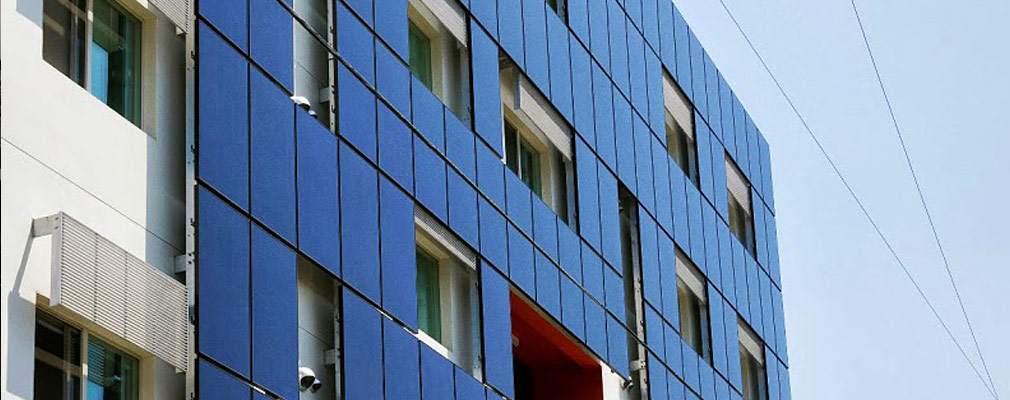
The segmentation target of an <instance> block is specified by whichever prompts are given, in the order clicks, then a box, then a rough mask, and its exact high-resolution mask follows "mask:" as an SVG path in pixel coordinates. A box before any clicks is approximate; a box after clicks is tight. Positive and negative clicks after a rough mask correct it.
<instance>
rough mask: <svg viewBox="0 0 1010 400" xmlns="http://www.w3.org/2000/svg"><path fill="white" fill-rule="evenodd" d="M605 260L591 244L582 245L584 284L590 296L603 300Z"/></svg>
mask: <svg viewBox="0 0 1010 400" xmlns="http://www.w3.org/2000/svg"><path fill="white" fill-rule="evenodd" d="M603 268H604V267H603V260H602V259H600V256H599V255H597V254H596V253H595V252H593V250H592V249H590V247H589V246H587V245H585V244H583V245H582V286H583V287H585V289H586V292H588V293H589V295H590V296H593V297H595V298H596V299H597V300H599V301H601V302H602V301H603V298H604V294H603V293H604V290H603Z"/></svg>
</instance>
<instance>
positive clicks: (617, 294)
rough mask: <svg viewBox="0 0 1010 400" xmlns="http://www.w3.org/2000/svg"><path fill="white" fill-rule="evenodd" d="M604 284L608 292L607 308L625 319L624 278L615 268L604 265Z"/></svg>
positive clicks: (621, 318)
mask: <svg viewBox="0 0 1010 400" xmlns="http://www.w3.org/2000/svg"><path fill="white" fill-rule="evenodd" d="M603 284H604V286H605V289H606V292H607V296H606V301H605V302H604V305H605V306H606V307H607V310H609V311H610V312H612V313H614V314H615V315H617V317H618V318H620V320H621V321H624V316H625V312H624V278H623V277H621V274H620V273H619V272H617V271H615V270H614V269H613V268H611V267H609V266H606V265H604V267H603Z"/></svg>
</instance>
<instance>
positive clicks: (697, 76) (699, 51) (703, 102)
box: [687, 28, 708, 115]
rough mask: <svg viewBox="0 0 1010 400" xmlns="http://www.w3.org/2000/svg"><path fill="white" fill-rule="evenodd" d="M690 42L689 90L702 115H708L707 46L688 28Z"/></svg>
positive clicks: (696, 107)
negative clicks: (706, 83)
mask: <svg viewBox="0 0 1010 400" xmlns="http://www.w3.org/2000/svg"><path fill="white" fill-rule="evenodd" d="M687 33H688V35H689V36H688V43H689V45H690V46H691V88H692V91H691V92H688V96H690V97H691V101H692V102H693V103H694V107H695V109H697V111H698V112H700V113H701V115H708V99H707V98H706V93H707V92H706V90H705V48H704V47H702V46H701V42H699V41H698V37H697V36H695V34H694V31H693V30H691V29H690V28H688V29H687Z"/></svg>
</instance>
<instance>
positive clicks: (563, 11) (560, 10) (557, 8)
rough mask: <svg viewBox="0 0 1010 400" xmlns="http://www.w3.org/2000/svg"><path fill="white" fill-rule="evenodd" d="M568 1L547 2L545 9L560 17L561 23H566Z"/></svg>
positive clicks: (548, 0)
mask: <svg viewBox="0 0 1010 400" xmlns="http://www.w3.org/2000/svg"><path fill="white" fill-rule="evenodd" d="M567 5H568V1H567V0H547V7H550V8H551V10H554V12H555V13H556V14H558V17H561V20H562V21H566V22H567V21H568V10H567Z"/></svg>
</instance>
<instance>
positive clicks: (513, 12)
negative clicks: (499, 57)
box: [498, 0, 526, 67]
mask: <svg viewBox="0 0 1010 400" xmlns="http://www.w3.org/2000/svg"><path fill="white" fill-rule="evenodd" d="M522 12H523V8H522V0H498V41H499V42H500V43H501V47H502V49H504V50H505V52H506V53H508V55H509V56H511V57H512V59H513V60H515V62H516V64H518V65H519V66H520V67H523V66H524V65H526V61H524V59H523V24H521V23H520V22H519V21H522V20H523V18H522Z"/></svg>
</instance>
